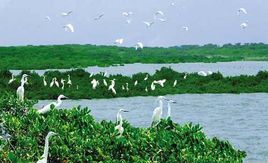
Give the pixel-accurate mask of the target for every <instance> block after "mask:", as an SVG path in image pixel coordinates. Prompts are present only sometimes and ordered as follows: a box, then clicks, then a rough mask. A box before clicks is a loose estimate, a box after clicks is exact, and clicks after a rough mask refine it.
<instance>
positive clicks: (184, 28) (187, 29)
mask: <svg viewBox="0 0 268 163" xmlns="http://www.w3.org/2000/svg"><path fill="white" fill-rule="evenodd" d="M181 28H182V29H183V30H184V31H189V27H187V26H183V27H181Z"/></svg>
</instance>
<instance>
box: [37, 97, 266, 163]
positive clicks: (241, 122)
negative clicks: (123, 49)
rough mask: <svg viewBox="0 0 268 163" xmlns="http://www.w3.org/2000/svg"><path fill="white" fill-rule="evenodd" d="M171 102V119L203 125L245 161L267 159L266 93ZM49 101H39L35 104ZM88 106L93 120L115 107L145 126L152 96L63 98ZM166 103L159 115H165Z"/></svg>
mask: <svg viewBox="0 0 268 163" xmlns="http://www.w3.org/2000/svg"><path fill="white" fill-rule="evenodd" d="M166 97H168V98H170V99H173V100H175V101H176V102H177V104H173V105H172V119H173V121H175V122H177V123H180V124H184V123H188V122H193V123H194V124H197V123H199V124H200V125H202V126H203V127H204V132H205V133H206V134H207V135H208V136H209V137H214V136H216V137H218V138H220V139H222V140H228V141H230V142H231V143H232V144H233V145H234V146H235V147H236V148H238V149H241V150H245V151H246V152H247V154H248V157H247V158H246V160H245V162H268V111H267V108H268V94H240V95H236V94H202V95H199V94H182V95H169V96H166ZM49 102H51V101H40V102H39V103H38V104H37V107H38V108H40V107H41V106H43V105H45V104H47V103H49ZM78 105H81V106H82V107H89V108H90V109H91V110H92V115H93V116H94V117H95V118H96V119H97V120H104V119H105V120H113V121H114V120H115V117H116V113H117V111H118V110H119V108H124V109H127V110H129V111H130V112H128V113H124V114H123V117H124V118H125V119H127V120H128V121H129V122H130V123H131V124H133V125H134V126H138V127H148V126H150V123H151V116H152V112H153V109H154V108H155V107H156V106H157V105H158V104H157V103H156V101H155V97H131V98H116V99H96V100H66V101H64V102H63V105H62V107H63V108H72V107H73V106H78ZM166 110H167V109H166V107H165V108H164V113H163V116H166Z"/></svg>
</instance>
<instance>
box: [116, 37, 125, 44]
mask: <svg viewBox="0 0 268 163" xmlns="http://www.w3.org/2000/svg"><path fill="white" fill-rule="evenodd" d="M114 43H115V44H118V45H121V44H123V43H124V39H123V38H119V39H116V40H115V41H114Z"/></svg>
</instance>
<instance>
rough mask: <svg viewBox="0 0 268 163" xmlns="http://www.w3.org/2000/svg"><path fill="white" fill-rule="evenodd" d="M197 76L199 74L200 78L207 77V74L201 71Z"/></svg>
mask: <svg viewBox="0 0 268 163" xmlns="http://www.w3.org/2000/svg"><path fill="white" fill-rule="evenodd" d="M197 74H198V75H199V76H207V73H206V72H204V71H199V72H198V73H197Z"/></svg>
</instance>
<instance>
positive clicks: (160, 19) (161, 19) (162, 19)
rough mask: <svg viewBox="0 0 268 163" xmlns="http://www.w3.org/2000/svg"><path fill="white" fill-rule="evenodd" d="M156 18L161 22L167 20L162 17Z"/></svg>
mask: <svg viewBox="0 0 268 163" xmlns="http://www.w3.org/2000/svg"><path fill="white" fill-rule="evenodd" d="M158 20H159V21H161V22H166V21H167V20H166V19H164V18H158Z"/></svg>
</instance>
